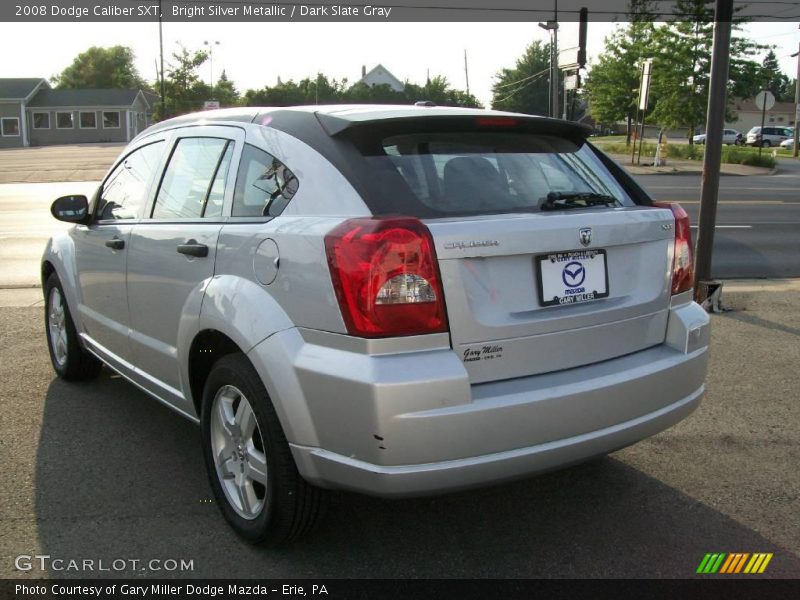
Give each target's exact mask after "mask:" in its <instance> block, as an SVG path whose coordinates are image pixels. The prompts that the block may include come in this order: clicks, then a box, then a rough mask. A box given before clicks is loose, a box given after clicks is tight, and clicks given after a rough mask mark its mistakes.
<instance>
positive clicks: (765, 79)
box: [760, 50, 794, 100]
mask: <svg viewBox="0 0 800 600" xmlns="http://www.w3.org/2000/svg"><path fill="white" fill-rule="evenodd" d="M760 77H761V89H764V90H769V91H770V92H772V93H773V94H775V98H776V99H777V100H784V99H789V100H794V88H792V89H791V90H789V78H788V77H787V76H786V75H784V73H783V72H782V71H781V67H780V65H779V64H778V57H777V56H775V52H774V51H773V50H770V51H769V52H767V55H766V57H764V62H763V63H761V69H760Z"/></svg>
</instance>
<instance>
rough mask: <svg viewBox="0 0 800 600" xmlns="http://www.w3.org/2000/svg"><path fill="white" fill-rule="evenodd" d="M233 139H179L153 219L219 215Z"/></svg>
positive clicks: (160, 191) (159, 193)
mask: <svg viewBox="0 0 800 600" xmlns="http://www.w3.org/2000/svg"><path fill="white" fill-rule="evenodd" d="M232 155H233V142H231V141H229V140H226V139H222V138H210V137H190V138H182V139H180V140H178V143H177V144H176V146H175V149H174V150H173V152H172V156H171V157H170V159H169V164H168V165H167V169H166V171H165V172H164V178H163V180H162V181H161V186H160V188H159V190H158V195H157V196H156V202H155V205H154V206H153V213H152V217H153V218H154V219H198V218H213V217H219V216H221V215H222V200H223V196H224V193H225V178H226V177H227V174H228V170H229V169H230V162H231V156H232Z"/></svg>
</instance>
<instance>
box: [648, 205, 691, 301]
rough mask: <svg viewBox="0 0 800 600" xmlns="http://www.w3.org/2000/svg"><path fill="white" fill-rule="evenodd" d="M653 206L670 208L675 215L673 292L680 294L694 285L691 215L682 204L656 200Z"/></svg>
mask: <svg viewBox="0 0 800 600" xmlns="http://www.w3.org/2000/svg"><path fill="white" fill-rule="evenodd" d="M653 206H657V207H659V208H668V209H670V210H671V211H672V215H673V216H674V217H675V258H674V259H673V260H672V293H673V295H674V294H680V293H681V292H686V291H688V290H691V289H692V288H693V287H694V259H693V256H692V229H691V227H690V226H689V215H687V214H686V211H685V210H683V207H682V206H681V205H680V204H677V203H673V202H654V203H653Z"/></svg>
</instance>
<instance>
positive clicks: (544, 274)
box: [536, 250, 608, 306]
mask: <svg viewBox="0 0 800 600" xmlns="http://www.w3.org/2000/svg"><path fill="white" fill-rule="evenodd" d="M536 263H537V267H538V268H537V269H536V271H537V277H538V284H539V301H540V302H541V304H542V306H554V305H556V304H577V303H579V302H589V301H591V300H597V299H598V298H606V297H608V267H607V265H606V251H605V250H576V251H574V252H555V253H553V254H544V255H542V256H537V257H536Z"/></svg>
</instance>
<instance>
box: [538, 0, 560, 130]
mask: <svg viewBox="0 0 800 600" xmlns="http://www.w3.org/2000/svg"><path fill="white" fill-rule="evenodd" d="M554 16H555V19H554V20H553V21H547V23H539V27H541V28H542V29H546V30H547V31H549V32H550V94H549V96H550V102H549V103H550V110H549V113H550V114H549V116H551V117H553V118H554V119H557V118H558V0H555V11H554Z"/></svg>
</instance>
